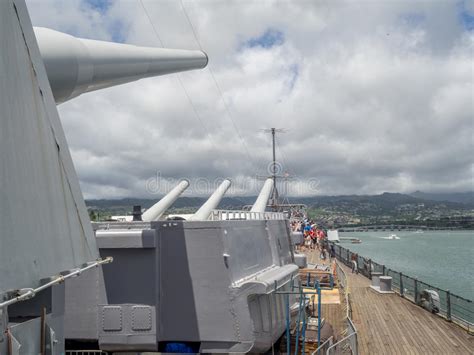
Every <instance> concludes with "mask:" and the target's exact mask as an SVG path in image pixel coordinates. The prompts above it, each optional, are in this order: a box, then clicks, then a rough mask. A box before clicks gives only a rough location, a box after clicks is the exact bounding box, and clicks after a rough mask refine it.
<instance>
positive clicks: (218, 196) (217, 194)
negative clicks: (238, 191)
mask: <svg viewBox="0 0 474 355" xmlns="http://www.w3.org/2000/svg"><path fill="white" fill-rule="evenodd" d="M229 187H230V180H227V179H225V180H224V181H222V183H221V184H220V185H219V187H218V188H217V189H216V191H214V192H213V193H212V195H211V196H210V197H209V199H208V200H207V201H206V202H205V203H204V204H203V205H202V206H201V207H200V208H199V209H198V210H197V212H196V213H195V214H193V215H192V216H191V218H189V220H191V221H205V220H207V219H208V218H209V216H210V214H211V212H212V210H214V209H215V208H216V207H217V205H218V204H219V202H220V201H221V200H222V197H224V194H225V193H226V191H227V189H228V188H229Z"/></svg>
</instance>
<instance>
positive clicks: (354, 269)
mask: <svg viewBox="0 0 474 355" xmlns="http://www.w3.org/2000/svg"><path fill="white" fill-rule="evenodd" d="M358 258H359V256H358V255H357V254H352V257H351V265H352V273H354V272H355V273H356V274H358V273H359V269H358V267H357V259H358Z"/></svg>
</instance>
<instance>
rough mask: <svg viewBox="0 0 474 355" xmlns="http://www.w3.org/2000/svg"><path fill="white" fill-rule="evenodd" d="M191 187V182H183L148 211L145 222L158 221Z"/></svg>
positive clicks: (144, 214)
mask: <svg viewBox="0 0 474 355" xmlns="http://www.w3.org/2000/svg"><path fill="white" fill-rule="evenodd" d="M188 186H189V181H187V180H182V181H181V182H180V183H179V184H178V185H176V186H175V187H174V188H173V189H172V190H171V191H170V192H168V193H167V194H166V195H165V196H164V197H163V198H162V199H161V200H159V201H158V202H157V203H155V204H154V205H153V206H151V207H150V208H149V209H147V210H146V211H145V212H144V213H143V215H142V219H143V220H144V221H145V222H151V221H157V220H158V219H160V217H161V216H162V215H163V214H164V213H165V212H166V210H167V209H168V208H169V207H170V206H171V205H172V204H173V203H174V202H175V201H176V200H177V199H178V197H179V196H180V195H181V194H182V193H183V192H184V190H186V189H187V188H188Z"/></svg>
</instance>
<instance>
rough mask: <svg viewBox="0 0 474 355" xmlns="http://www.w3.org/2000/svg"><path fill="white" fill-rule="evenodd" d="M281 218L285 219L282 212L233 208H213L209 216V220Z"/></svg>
mask: <svg viewBox="0 0 474 355" xmlns="http://www.w3.org/2000/svg"><path fill="white" fill-rule="evenodd" d="M283 219H286V217H285V214H284V213H282V212H250V211H234V210H213V211H212V212H211V215H210V216H209V220H211V221H230V220H283Z"/></svg>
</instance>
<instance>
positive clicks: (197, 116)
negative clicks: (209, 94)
mask: <svg viewBox="0 0 474 355" xmlns="http://www.w3.org/2000/svg"><path fill="white" fill-rule="evenodd" d="M138 1H139V2H140V4H141V6H142V8H143V11H144V12H145V15H146V17H147V18H148V22H149V23H150V25H151V27H152V28H153V32H154V33H155V36H156V39H157V40H158V43H159V44H160V46H161V47H162V48H163V47H164V45H163V41H162V40H161V37H160V35H159V34H158V31H157V29H156V27H155V25H154V24H153V21H152V20H151V17H150V14H149V13H148V10H147V8H146V7H145V4H144V3H143V0H138ZM175 77H176V79H177V80H178V82H179V85H180V86H181V88H182V89H183V92H184V94H185V96H186V97H187V99H188V101H189V104H190V105H191V108H192V110H193V112H194V115H195V116H196V118H197V119H198V121H199V123H200V124H201V126H202V128H203V129H204V131H205V132H206V134H207V137H208V138H209V141H210V142H211V144H212V146H213V147H214V149H215V150H216V152H217V153H218V152H219V150H218V149H217V145H216V144H215V143H214V140H213V139H212V136H211V133H210V132H209V129H208V128H207V126H206V125H205V124H204V121H203V119H202V117H201V115H200V114H199V112H198V110H197V108H196V106H195V105H194V102H193V100H192V99H191V96H190V95H189V92H188V90H186V87H185V86H184V83H183V81H182V80H181V77H180V75H179V74H178V73H176V75H175Z"/></svg>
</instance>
